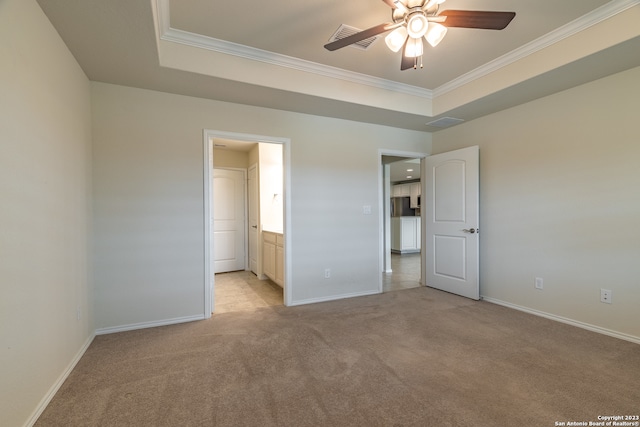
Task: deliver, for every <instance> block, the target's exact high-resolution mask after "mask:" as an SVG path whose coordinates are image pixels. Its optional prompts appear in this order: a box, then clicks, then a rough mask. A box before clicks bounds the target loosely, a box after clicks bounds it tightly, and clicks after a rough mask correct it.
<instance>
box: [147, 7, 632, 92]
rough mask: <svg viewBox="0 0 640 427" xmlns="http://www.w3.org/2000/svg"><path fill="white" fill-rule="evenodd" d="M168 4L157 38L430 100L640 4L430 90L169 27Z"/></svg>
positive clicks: (607, 10)
mask: <svg viewBox="0 0 640 427" xmlns="http://www.w3.org/2000/svg"><path fill="white" fill-rule="evenodd" d="M169 1H170V0H154V2H155V3H156V7H157V13H158V16H157V19H158V30H159V34H158V36H159V38H160V39H162V40H165V41H169V42H173V43H179V44H183V45H187V46H192V47H196V48H201V49H206V50H212V51H215V52H219V53H223V54H227V55H233V56H237V57H241V58H245V59H249V60H254V61H260V62H265V63H268V64H272V65H277V66H281V67H287V68H291V69H295V70H299V71H304V72H308V73H313V74H317V75H321V76H324V77H330V78H335V79H339V80H343V81H348V82H351V83H357V84H363V85H367V86H371V87H376V88H380V89H385V90H390V91H394V92H398V93H403V94H408V95H413V96H417V97H421V98H426V99H429V100H433V99H434V98H436V97H438V96H441V95H444V94H446V93H448V92H451V91H453V90H456V89H458V88H460V87H462V86H464V85H466V84H468V83H471V82H472V81H474V80H477V79H479V78H481V77H484V76H487V75H489V74H491V73H493V72H495V71H497V70H499V69H501V68H503V67H506V66H508V65H510V64H513V63H514V62H517V61H519V60H521V59H522V58H524V57H527V56H529V55H531V54H533V53H535V52H537V51H539V50H542V49H544V48H546V47H548V46H551V45H553V44H555V43H558V42H560V41H561V40H564V39H566V38H567V37H570V36H572V35H574V34H576V33H579V32H580V31H583V30H585V29H587V28H589V27H591V26H593V25H596V24H598V23H600V22H602V21H604V20H607V19H609V18H611V17H612V16H615V15H617V14H618V13H621V12H624V11H625V10H627V9H629V8H631V7H633V6H636V5H638V4H640V0H612V1H611V2H609V3H607V4H605V5H603V6H601V7H599V8H598V9H595V10H594V11H592V12H590V13H588V14H586V15H584V16H582V17H580V18H578V19H576V20H574V21H573V22H570V23H569V24H566V25H564V26H562V27H560V28H558V29H556V30H554V31H552V32H550V33H548V34H546V35H544V36H542V37H540V38H538V39H536V40H534V41H532V42H530V43H527V44H525V45H523V46H522V47H520V48H518V49H515V50H513V51H511V52H509V53H507V54H505V55H503V56H501V57H499V58H497V59H495V60H493V61H490V62H488V63H486V64H484V65H482V66H480V67H478V68H476V69H474V70H472V71H470V72H468V73H465V74H463V75H461V76H459V77H457V78H455V79H453V80H451V81H449V82H447V83H445V84H443V85H441V86H439V87H437V88H436V89H434V90H429V89H424V88H420V87H417V86H412V85H406V84H403V83H398V82H394V81H390V80H386V79H381V78H377V77H372V76H368V75H366V74H361V73H356V72H352V71H347V70H343V69H339V68H336V67H331V66H327V65H323V64H318V63H315V62H311V61H306V60H302V59H299V58H294V57H291V56H287V55H281V54H278V53H274V52H269V51H265V50H262V49H256V48H252V47H249V46H245V45H241V44H237V43H232V42H229V41H226V40H220V39H215V38H212V37H207V36H203V35H200V34H195V33H191V32H188V31H183V30H179V29H175V28H172V27H171V25H170V12H169V9H170V4H169Z"/></svg>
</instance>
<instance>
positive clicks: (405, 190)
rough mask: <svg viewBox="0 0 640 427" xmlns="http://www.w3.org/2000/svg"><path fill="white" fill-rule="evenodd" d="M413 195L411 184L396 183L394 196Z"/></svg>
mask: <svg viewBox="0 0 640 427" xmlns="http://www.w3.org/2000/svg"><path fill="white" fill-rule="evenodd" d="M410 195H411V185H410V184H396V185H394V186H393V197H408V196H410Z"/></svg>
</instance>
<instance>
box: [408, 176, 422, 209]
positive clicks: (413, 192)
mask: <svg viewBox="0 0 640 427" xmlns="http://www.w3.org/2000/svg"><path fill="white" fill-rule="evenodd" d="M409 185H410V192H409V197H410V198H411V208H412V209H417V208H419V207H420V203H419V202H418V199H419V197H420V193H421V192H422V186H421V185H420V183H419V182H412V183H411V184H409Z"/></svg>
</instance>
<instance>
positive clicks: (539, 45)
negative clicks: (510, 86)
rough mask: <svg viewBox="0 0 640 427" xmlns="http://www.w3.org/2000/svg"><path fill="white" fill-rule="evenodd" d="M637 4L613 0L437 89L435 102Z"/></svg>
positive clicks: (624, 0)
mask: <svg viewBox="0 0 640 427" xmlns="http://www.w3.org/2000/svg"><path fill="white" fill-rule="evenodd" d="M638 4H640V0H613V1H611V2H609V3H607V4H605V5H602V6H600V7H599V8H597V9H595V10H593V11H591V12H589V13H587V14H586V15H583V16H581V17H580V18H578V19H575V20H574V21H571V22H569V23H568V24H566V25H563V26H562V27H559V28H557V29H555V30H553V31H551V32H549V33H547V34H545V35H544V36H542V37H539V38H537V39H536V40H533V41H531V42H529V43H527V44H525V45H523V46H521V47H519V48H518V49H515V50H512V51H511V52H509V53H507V54H505V55H503V56H501V57H499V58H496V59H494V60H493V61H490V62H487V63H486V64H484V65H482V66H480V67H478V68H476V69H474V70H472V71H469V72H468V73H466V74H463V75H461V76H460V77H457V78H455V79H453V80H451V81H449V82H447V83H445V84H443V85H441V86H438V87H437V88H435V89H434V90H433V97H434V98H436V97H438V96H442V95H444V94H446V93H447V92H451V91H453V90H455V89H458V88H460V87H462V86H464V85H466V84H468V83H471V82H472V81H474V80H476V79H479V78H481V77H484V76H486V75H489V74H491V73H493V72H495V71H497V70H499V69H500V68H503V67H506V66H507V65H510V64H513V63H514V62H517V61H519V60H520V59H522V58H525V57H527V56H529V55H532V54H533V53H535V52H537V51H539V50H542V49H544V48H546V47H549V46H551V45H553V44H555V43H558V42H560V41H562V40H564V39H566V38H568V37H571V36H572V35H574V34H577V33H579V32H581V31H583V30H586V29H587V28H589V27H592V26H594V25H596V24H598V23H600V22H602V21H605V20H607V19H609V18H611V17H612V16H615V15H617V14H619V13H622V12H624V11H625V10H627V9H630V8H632V7H634V6H637V5H638Z"/></svg>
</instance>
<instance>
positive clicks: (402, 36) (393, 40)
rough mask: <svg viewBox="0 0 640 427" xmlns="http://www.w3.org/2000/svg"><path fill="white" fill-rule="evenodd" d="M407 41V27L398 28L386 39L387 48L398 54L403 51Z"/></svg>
mask: <svg viewBox="0 0 640 427" xmlns="http://www.w3.org/2000/svg"><path fill="white" fill-rule="evenodd" d="M405 40H407V29H406V28H405V27H398V28H396V29H395V30H393V31H392V32H390V33H389V34H387V37H385V38H384V41H385V43H386V44H387V47H388V48H389V49H391V51H393V52H398V51H399V50H400V49H402V46H403V45H404V42H405Z"/></svg>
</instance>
